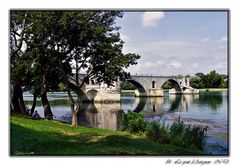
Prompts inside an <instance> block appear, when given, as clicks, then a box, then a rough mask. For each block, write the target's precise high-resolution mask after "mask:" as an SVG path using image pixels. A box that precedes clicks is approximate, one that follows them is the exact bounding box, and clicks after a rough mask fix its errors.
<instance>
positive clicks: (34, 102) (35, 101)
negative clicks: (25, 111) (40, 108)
mask: <svg viewBox="0 0 239 166" xmlns="http://www.w3.org/2000/svg"><path fill="white" fill-rule="evenodd" d="M36 103H37V95H35V94H33V102H32V108H31V116H32V114H33V112H34V110H35V107H36Z"/></svg>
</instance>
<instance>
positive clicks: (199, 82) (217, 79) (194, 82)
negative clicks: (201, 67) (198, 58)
mask: <svg viewBox="0 0 239 166" xmlns="http://www.w3.org/2000/svg"><path fill="white" fill-rule="evenodd" d="M226 81H228V79H227V76H226V75H222V74H218V73H217V72H216V71H215V70H213V71H210V72H209V73H208V74H206V75H205V74H203V73H196V74H195V76H194V77H191V78H190V85H191V86H192V87H194V88H224V87H228V86H227V82H226Z"/></svg>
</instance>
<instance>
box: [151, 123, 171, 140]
mask: <svg viewBox="0 0 239 166" xmlns="http://www.w3.org/2000/svg"><path fill="white" fill-rule="evenodd" d="M146 136H147V137H148V138H150V139H151V140H153V141H155V142H159V143H163V144H169V143H170V135H169V133H168V127H167V126H165V124H160V123H157V122H154V121H153V122H148V123H147V127H146Z"/></svg>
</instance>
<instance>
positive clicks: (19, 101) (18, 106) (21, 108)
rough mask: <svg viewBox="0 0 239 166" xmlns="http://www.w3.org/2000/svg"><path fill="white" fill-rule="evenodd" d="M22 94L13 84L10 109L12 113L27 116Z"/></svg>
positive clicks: (20, 89)
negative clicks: (11, 108)
mask: <svg viewBox="0 0 239 166" xmlns="http://www.w3.org/2000/svg"><path fill="white" fill-rule="evenodd" d="M22 93H23V92H22V88H21V86H20V85H18V84H15V85H14V86H13V97H12V107H13V111H14V112H18V113H22V114H27V112H26V107H25V103H24V100H23V94H22Z"/></svg>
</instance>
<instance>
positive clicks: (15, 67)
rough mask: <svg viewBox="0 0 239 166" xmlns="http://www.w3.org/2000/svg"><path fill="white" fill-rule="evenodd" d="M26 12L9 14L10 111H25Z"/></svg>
mask: <svg viewBox="0 0 239 166" xmlns="http://www.w3.org/2000/svg"><path fill="white" fill-rule="evenodd" d="M27 16H28V15H27V13H26V12H19V11H16V12H15V13H11V15H10V18H11V20H10V60H11V63H10V73H11V77H10V83H11V85H10V86H11V91H10V93H11V107H10V108H11V111H15V112H19V113H26V109H25V103H24V100H23V94H22V93H23V90H22V86H23V82H24V81H26V77H27V75H26V72H25V69H26V68H27V65H26V63H23V62H24V61H23V57H22V54H23V46H24V39H25V35H26V29H28V28H29V26H30V24H29V23H28V21H27Z"/></svg>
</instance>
